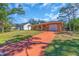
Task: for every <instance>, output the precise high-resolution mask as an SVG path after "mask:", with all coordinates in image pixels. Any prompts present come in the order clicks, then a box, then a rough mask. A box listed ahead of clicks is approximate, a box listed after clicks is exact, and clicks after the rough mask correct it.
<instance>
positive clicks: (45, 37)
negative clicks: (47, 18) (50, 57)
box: [15, 31, 56, 56]
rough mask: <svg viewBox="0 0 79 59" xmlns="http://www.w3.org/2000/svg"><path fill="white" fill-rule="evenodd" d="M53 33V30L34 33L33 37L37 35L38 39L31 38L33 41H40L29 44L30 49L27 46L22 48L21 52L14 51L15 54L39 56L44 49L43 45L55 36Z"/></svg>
mask: <svg viewBox="0 0 79 59" xmlns="http://www.w3.org/2000/svg"><path fill="white" fill-rule="evenodd" d="M55 35H56V34H55V33H54V32H49V31H46V32H42V33H40V34H38V35H35V36H33V37H37V38H39V39H35V38H34V39H33V41H36V42H42V43H41V44H33V45H31V46H30V47H31V48H30V49H29V48H27V50H26V48H24V50H23V51H22V52H18V53H15V56H27V55H28V56H41V55H43V51H44V50H45V46H47V45H48V44H47V43H50V42H51V41H52V40H53V39H54V37H55Z"/></svg>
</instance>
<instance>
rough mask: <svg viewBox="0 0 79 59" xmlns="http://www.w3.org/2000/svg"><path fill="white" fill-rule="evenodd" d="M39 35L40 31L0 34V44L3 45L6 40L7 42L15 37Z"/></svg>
mask: <svg viewBox="0 0 79 59" xmlns="http://www.w3.org/2000/svg"><path fill="white" fill-rule="evenodd" d="M38 33H40V31H33V30H32V31H27V30H22V31H19V30H18V31H13V32H6V33H0V43H4V42H5V41H6V40H9V39H11V38H13V36H15V35H35V34H38Z"/></svg>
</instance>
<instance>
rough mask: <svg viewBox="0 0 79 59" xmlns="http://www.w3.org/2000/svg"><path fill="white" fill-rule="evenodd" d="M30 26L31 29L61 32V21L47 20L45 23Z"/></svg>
mask: <svg viewBox="0 0 79 59" xmlns="http://www.w3.org/2000/svg"><path fill="white" fill-rule="evenodd" d="M31 27H32V30H42V31H43V30H44V31H54V32H62V31H63V22H47V23H41V24H36V25H32V26H31Z"/></svg>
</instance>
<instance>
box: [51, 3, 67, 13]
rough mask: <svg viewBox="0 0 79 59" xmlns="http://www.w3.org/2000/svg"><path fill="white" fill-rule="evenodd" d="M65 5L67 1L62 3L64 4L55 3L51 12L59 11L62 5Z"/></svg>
mask: <svg viewBox="0 0 79 59" xmlns="http://www.w3.org/2000/svg"><path fill="white" fill-rule="evenodd" d="M63 6H66V4H65V3H62V4H61V5H59V6H55V5H53V6H52V7H51V12H55V11H57V10H58V9H60V8H61V7H63Z"/></svg>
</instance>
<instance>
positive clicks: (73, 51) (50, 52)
mask: <svg viewBox="0 0 79 59" xmlns="http://www.w3.org/2000/svg"><path fill="white" fill-rule="evenodd" d="M45 55H46V56H79V39H72V40H65V41H62V40H60V39H57V40H53V41H52V43H50V44H49V45H48V48H46V50H45Z"/></svg>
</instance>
